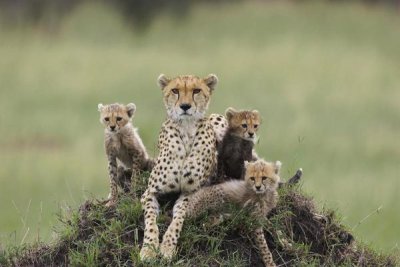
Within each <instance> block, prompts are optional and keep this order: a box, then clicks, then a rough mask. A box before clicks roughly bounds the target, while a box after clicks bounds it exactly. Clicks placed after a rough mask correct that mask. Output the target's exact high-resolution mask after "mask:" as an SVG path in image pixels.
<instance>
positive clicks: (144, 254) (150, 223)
mask: <svg viewBox="0 0 400 267" xmlns="http://www.w3.org/2000/svg"><path fill="white" fill-rule="evenodd" d="M140 202H141V203H142V209H143V210H144V224H145V229H144V238H143V246H142V249H141V250H140V258H141V259H142V260H146V259H152V258H155V257H156V256H157V250H158V247H159V242H160V241H159V238H158V234H159V230H158V226H157V216H158V213H159V207H160V205H159V204H158V201H157V198H156V195H155V194H154V193H151V192H150V191H149V189H147V190H146V191H145V192H144V193H143V195H142V198H141V200H140Z"/></svg>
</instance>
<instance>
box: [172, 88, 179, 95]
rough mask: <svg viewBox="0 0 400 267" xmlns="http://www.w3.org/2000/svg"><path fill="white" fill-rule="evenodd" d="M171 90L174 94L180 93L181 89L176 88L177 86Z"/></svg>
mask: <svg viewBox="0 0 400 267" xmlns="http://www.w3.org/2000/svg"><path fill="white" fill-rule="evenodd" d="M171 91H172V93H174V94H176V95H177V94H179V90H178V89H176V88H174V89H172V90H171Z"/></svg>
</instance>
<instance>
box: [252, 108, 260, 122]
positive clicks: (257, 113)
mask: <svg viewBox="0 0 400 267" xmlns="http://www.w3.org/2000/svg"><path fill="white" fill-rule="evenodd" d="M251 112H252V113H253V114H254V116H255V118H256V119H257V120H259V121H260V122H261V118H260V112H258V110H256V109H254V110H252V111H251Z"/></svg>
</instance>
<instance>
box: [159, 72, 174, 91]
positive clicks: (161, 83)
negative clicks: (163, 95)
mask: <svg viewBox="0 0 400 267" xmlns="http://www.w3.org/2000/svg"><path fill="white" fill-rule="evenodd" d="M170 81H171V80H170V79H169V78H167V76H165V75H164V74H160V76H158V79H157V83H158V86H160V88H161V89H164V87H165V86H167V85H168V83H169V82H170Z"/></svg>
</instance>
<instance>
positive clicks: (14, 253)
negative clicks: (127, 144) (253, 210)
mask: <svg viewBox="0 0 400 267" xmlns="http://www.w3.org/2000/svg"><path fill="white" fill-rule="evenodd" d="M146 178H147V175H145V176H143V177H142V179H141V181H140V183H139V184H138V185H137V186H136V188H137V190H136V192H135V194H136V195H140V194H141V193H142V192H143V190H144V188H145V184H146ZM132 195H133V194H132ZM174 197H176V196H167V197H166V198H165V199H163V200H161V201H160V204H161V212H160V217H159V221H158V223H159V226H160V232H161V233H163V232H164V231H165V230H166V227H167V225H168V224H169V222H170V220H171V207H172V203H173V201H174ZM230 208H231V210H230V212H231V216H230V218H229V219H227V220H225V221H224V222H222V223H221V224H219V225H217V226H213V227H211V226H210V225H209V223H208V222H209V221H208V218H207V214H205V215H204V216H203V217H202V218H200V219H197V220H196V221H194V220H188V221H186V223H185V226H184V229H183V231H182V235H181V238H180V241H179V244H178V254H177V256H176V257H175V259H174V261H173V265H174V266H263V264H262V262H261V259H260V258H259V256H258V252H257V250H256V249H255V248H254V244H253V243H252V242H251V240H250V239H249V229H251V228H252V224H253V223H255V222H254V221H251V220H250V219H249V216H248V214H247V212H246V210H242V209H239V208H237V207H230ZM60 220H61V222H62V225H61V227H60V230H59V238H58V241H57V242H55V243H54V244H50V245H48V244H35V245H31V246H25V247H15V248H9V249H8V250H6V251H2V252H1V255H0V265H11V266H50V265H52V266H66V265H68V266H145V265H146V264H143V263H141V262H140V257H139V251H140V247H141V244H142V239H143V229H144V224H143V214H142V211H141V205H140V201H139V200H138V199H137V198H133V197H132V196H130V195H127V194H122V195H121V196H120V201H119V203H118V205H117V206H116V207H113V208H106V207H105V206H104V205H103V204H101V203H100V202H98V201H87V202H85V203H84V204H83V205H81V207H80V208H79V210H77V211H72V212H71V213H70V214H68V215H67V216H63V217H62V218H61V219H60ZM265 234H266V237H267V240H268V245H269V247H270V249H271V251H272V253H273V257H274V260H275V262H276V263H277V264H278V265H280V266H294V265H296V266H302V265H303V266H310V265H314V266H321V265H325V266H332V265H335V266H337V265H344V266H349V265H357V266H395V265H396V263H397V262H398V259H396V258H395V256H392V255H381V254H379V253H377V252H375V251H373V250H371V249H370V248H367V247H366V246H364V245H363V244H361V243H359V242H357V241H356V240H354V238H353V236H352V234H351V233H350V232H349V231H348V230H347V229H346V227H344V226H343V225H341V223H340V220H339V219H338V218H337V216H336V215H335V213H334V212H333V211H319V210H318V209H317V208H316V207H315V205H314V202H313V200H312V199H311V198H310V197H307V196H305V195H304V194H303V193H302V192H301V190H300V189H299V188H298V187H294V188H282V189H280V200H279V204H278V207H277V208H276V209H275V210H274V211H273V212H272V213H271V214H270V215H269V220H268V223H267V224H266V225H265ZM160 238H161V237H160ZM149 264H150V266H171V263H168V262H164V261H163V260H161V259H159V260H157V261H155V262H151V263H149Z"/></svg>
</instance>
